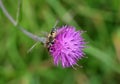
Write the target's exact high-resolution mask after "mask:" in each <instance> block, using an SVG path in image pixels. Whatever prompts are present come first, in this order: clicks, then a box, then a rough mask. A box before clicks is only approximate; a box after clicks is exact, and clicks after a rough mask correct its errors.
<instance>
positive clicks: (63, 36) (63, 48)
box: [49, 26, 85, 68]
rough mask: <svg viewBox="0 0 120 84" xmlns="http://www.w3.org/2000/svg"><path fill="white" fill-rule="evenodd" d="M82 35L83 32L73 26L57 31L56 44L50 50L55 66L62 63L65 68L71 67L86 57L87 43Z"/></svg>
mask: <svg viewBox="0 0 120 84" xmlns="http://www.w3.org/2000/svg"><path fill="white" fill-rule="evenodd" d="M81 34H82V31H76V29H75V27H72V26H63V27H61V28H58V29H57V31H56V37H55V40H54V44H52V45H51V46H50V48H49V52H50V53H51V55H52V57H53V59H54V64H55V65H58V64H59V63H61V64H62V67H64V68H65V67H70V66H73V65H77V61H78V60H79V59H81V58H82V57H84V52H83V49H84V48H85V46H84V45H85V42H84V39H83V37H82V36H81Z"/></svg>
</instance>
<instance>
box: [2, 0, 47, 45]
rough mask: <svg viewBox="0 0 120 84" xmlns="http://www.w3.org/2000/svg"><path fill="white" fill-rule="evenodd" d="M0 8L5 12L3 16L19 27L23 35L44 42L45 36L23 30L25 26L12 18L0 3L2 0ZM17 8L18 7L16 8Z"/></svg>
mask: <svg viewBox="0 0 120 84" xmlns="http://www.w3.org/2000/svg"><path fill="white" fill-rule="evenodd" d="M0 8H1V9H2V11H3V13H4V14H5V16H6V17H7V18H8V19H9V20H10V22H12V24H13V25H14V26H15V27H16V28H17V29H19V30H20V31H21V32H23V33H24V34H25V35H27V36H28V37H30V38H32V39H33V40H35V41H39V42H42V43H45V40H46V39H45V38H44V37H39V36H36V35H34V34H32V33H30V32H28V31H27V30H25V28H23V27H22V26H21V25H19V24H18V22H17V21H15V20H14V19H13V17H12V16H11V15H10V14H9V13H8V11H7V10H6V8H5V6H4V5H3V3H2V0H0ZM18 9H19V8H18Z"/></svg>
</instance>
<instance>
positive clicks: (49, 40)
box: [46, 21, 58, 49]
mask: <svg viewBox="0 0 120 84" xmlns="http://www.w3.org/2000/svg"><path fill="white" fill-rule="evenodd" d="M57 24H58V21H56V23H55V25H54V27H53V28H52V30H51V32H50V33H49V34H48V36H47V40H46V47H47V48H48V49H49V47H50V46H51V45H52V44H54V42H55V37H56V32H57V28H56V25H57Z"/></svg>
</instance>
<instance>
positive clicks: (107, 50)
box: [0, 0, 120, 84]
mask: <svg viewBox="0 0 120 84" xmlns="http://www.w3.org/2000/svg"><path fill="white" fill-rule="evenodd" d="M2 1H3V3H4V5H5V7H6V9H7V10H8V12H9V13H10V14H11V16H12V17H13V18H14V19H16V13H17V7H18V0H2ZM19 19H20V22H19V24H20V25H22V26H23V27H24V28H25V29H26V30H28V31H30V32H32V33H33V34H36V35H38V36H41V35H42V32H44V31H46V32H49V31H50V30H51V28H52V27H53V25H54V24H55V21H56V19H59V21H60V22H59V24H58V25H59V26H62V25H65V24H67V25H72V26H75V27H76V28H77V30H84V31H87V32H85V33H84V34H83V37H84V38H85V40H86V42H88V44H87V45H86V46H87V48H86V49H85V50H84V52H85V53H86V57H88V58H83V59H82V60H80V61H79V62H78V64H79V65H81V66H83V68H80V67H78V68H77V70H74V69H73V68H62V67H60V66H58V67H57V66H55V65H54V64H53V59H52V57H51V56H50V55H49V53H48V51H47V49H46V48H44V46H43V45H41V44H38V45H37V46H36V47H35V48H34V49H33V50H32V51H31V52H30V53H27V51H28V50H29V48H30V47H31V46H32V45H33V44H34V43H35V41H33V40H32V39H30V38H29V37H28V36H26V35H25V34H23V33H22V32H21V31H19V30H18V29H17V28H16V27H14V25H13V24H12V23H11V22H10V21H9V20H8V19H7V18H6V16H5V15H4V14H3V12H2V10H1V9H0V84H120V0H22V5H21V12H20V16H19Z"/></svg>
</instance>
